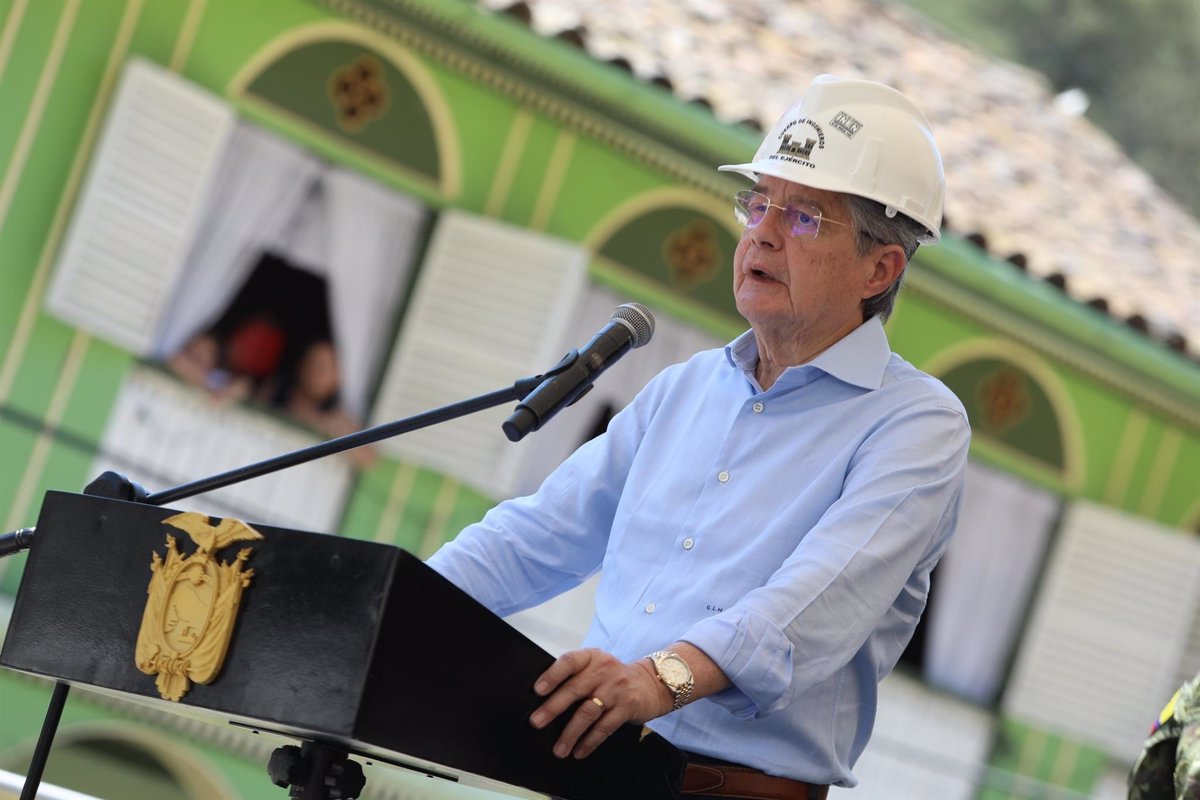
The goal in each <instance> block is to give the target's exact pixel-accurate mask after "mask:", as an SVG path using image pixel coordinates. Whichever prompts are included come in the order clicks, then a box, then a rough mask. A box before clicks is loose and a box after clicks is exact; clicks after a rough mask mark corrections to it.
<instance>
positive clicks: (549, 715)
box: [529, 676, 599, 728]
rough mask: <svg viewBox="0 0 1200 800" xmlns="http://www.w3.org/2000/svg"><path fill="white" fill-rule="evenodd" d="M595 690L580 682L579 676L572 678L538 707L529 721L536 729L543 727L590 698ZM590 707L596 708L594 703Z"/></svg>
mask: <svg viewBox="0 0 1200 800" xmlns="http://www.w3.org/2000/svg"><path fill="white" fill-rule="evenodd" d="M593 688H594V687H591V686H585V685H584V684H583V683H582V682H581V681H580V680H579V677H578V676H572V677H571V678H569V679H567V681H566V682H565V683H563V684H562V685H561V686H559V687H558V688H557V689H555V690H554V693H553V694H551V695H550V696H549V697H547V698H546V702H544V703H542V704H541V705H540V706H538V708H537V710H536V711H534V712H533V714H532V715H530V717H529V721H530V722H532V723H533V726H534V727H535V728H541V727H543V726H544V725H546V724H547V723H549V722H550V720H552V719H554V718H556V717H557V716H558V715H559V714H561V713H563V712H564V711H566V710H567V709H568V708H570V707H571V706H573V705H575V704H576V703H578V702H579V701H580V700H582V699H584V698H585V697H590V696H591V694H592V690H593ZM588 705H591V706H592V707H593V708H594V707H595V704H594V703H589V704H588ZM597 716H599V715H597Z"/></svg>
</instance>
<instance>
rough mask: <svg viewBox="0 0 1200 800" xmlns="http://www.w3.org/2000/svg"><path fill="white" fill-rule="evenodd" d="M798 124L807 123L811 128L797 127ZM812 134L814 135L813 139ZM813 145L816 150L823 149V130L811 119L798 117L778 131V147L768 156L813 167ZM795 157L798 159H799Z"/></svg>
mask: <svg viewBox="0 0 1200 800" xmlns="http://www.w3.org/2000/svg"><path fill="white" fill-rule="evenodd" d="M800 125H807V126H809V127H810V128H812V130H811V131H807V130H803V129H797V128H798V126H800ZM810 134H811V135H810ZM813 135H815V136H816V138H815V139H814V138H813ZM814 147H815V148H817V150H818V151H820V150H824V149H825V131H823V130H821V126H820V125H818V124H817V123H815V122H813V121H812V120H811V119H804V118H800V119H796V120H792V121H791V122H789V123H788V124H787V125H786V126H785V127H784V129H783V130H782V131H780V135H779V149H778V150H776V151H775V153H774V155H771V156H769V158H772V159H782V160H784V161H791V162H793V163H796V164H800V165H801V166H805V167H808V168H809V169H813V164H812V154H813V148H814ZM796 159H799V161H797V160H796Z"/></svg>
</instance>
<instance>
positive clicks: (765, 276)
mask: <svg viewBox="0 0 1200 800" xmlns="http://www.w3.org/2000/svg"><path fill="white" fill-rule="evenodd" d="M749 275H750V277H752V278H757V279H758V280H765V281H773V280H776V278H775V276H774V275H771V274H770V273H769V272H764V271H763V270H761V269H756V268H751V269H750V270H749Z"/></svg>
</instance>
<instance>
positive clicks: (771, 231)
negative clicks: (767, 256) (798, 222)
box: [749, 206, 787, 250]
mask: <svg viewBox="0 0 1200 800" xmlns="http://www.w3.org/2000/svg"><path fill="white" fill-rule="evenodd" d="M785 225H787V220H785V219H784V216H783V209H782V208H779V207H778V206H770V207H768V208H767V213H766V214H765V215H764V216H763V219H762V222H760V223H758V224H757V225H755V226H754V227H753V228H751V229H750V231H749V232H750V239H751V241H753V242H754V243H755V244H756V245H758V246H759V247H766V248H769V249H772V250H773V249H776V248H779V247H782V246H783V240H784V236H785V233H784V230H783V229H784V226H785Z"/></svg>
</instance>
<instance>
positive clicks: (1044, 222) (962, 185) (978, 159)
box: [477, 0, 1200, 351]
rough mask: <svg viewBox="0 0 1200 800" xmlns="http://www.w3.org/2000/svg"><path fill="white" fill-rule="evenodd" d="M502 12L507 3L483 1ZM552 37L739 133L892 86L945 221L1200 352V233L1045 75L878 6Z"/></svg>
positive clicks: (705, 2) (758, 12) (732, 8)
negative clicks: (810, 88) (867, 85)
mask: <svg viewBox="0 0 1200 800" xmlns="http://www.w3.org/2000/svg"><path fill="white" fill-rule="evenodd" d="M477 2H479V3H480V5H482V6H484V7H486V8H490V9H493V10H504V9H506V8H508V7H510V6H512V5H513V4H514V3H513V2H512V0H477ZM525 5H526V6H527V7H528V9H529V11H530V23H529V24H530V25H531V27H532V28H533V29H534V30H535V31H537V32H538V33H540V34H542V35H544V36H555V35H558V34H560V33H562V32H564V31H574V32H575V33H576V34H577V35H578V37H579V38H580V39H582V44H583V46H584V48H585V49H586V50H587V52H589V53H590V54H591V55H592V56H594V57H595V58H597V59H599V60H601V61H611V60H615V59H621V60H623V61H625V62H627V63H628V64H629V65H630V67H631V69H632V71H633V73H634V74H635V75H636V76H638V77H639V78H641V79H643V80H646V81H659V82H664V81H665V82H667V83H668V84H669V85H670V86H671V87H672V89H673V91H674V92H675V94H676V95H678V96H679V97H680V98H682V99H684V100H698V101H701V102H703V103H705V104H706V105H708V106H709V107H710V108H711V109H712V111H713V114H714V115H715V116H716V117H717V118H718V119H720V120H722V121H725V122H729V123H739V122H745V121H747V120H753V121H756V122H757V124H758V126H759V127H760V128H761V129H764V130H765V129H767V128H769V127H770V125H771V124H772V123H773V122H774V121H775V119H776V118H777V117H778V116H779V114H781V113H782V112H783V111H784V109H785V108H786V107H787V106H788V105H790V104H791V103H792V102H793V101H794V100H795V99H796V97H797V96H798V95H799V93H800V92H801V91H803V89H804V87H805V86H807V85H808V83H809V81H810V80H811V79H812V77H814V76H815V75H817V74H820V73H822V72H831V73H834V74H837V75H842V76H844V77H863V78H870V79H872V80H879V81H883V82H885V83H889V84H891V85H893V86H896V87H897V88H898V89H900V90H901V91H904V92H905V93H907V94H909V95H910V96H912V97H913V98H914V99H915V100H916V101H917V104H918V105H920V106H921V107H922V109H923V110H924V111H925V113H926V115H927V116H928V117H929V120H930V123H931V124H932V126H933V129H934V133H935V135H936V136H937V137H938V142H939V144H940V146H941V149H942V155H943V158H944V160H945V166H946V178H947V184H948V195H947V200H946V216H947V219H949V220H952V221H953V225H954V230H955V231H957V232H960V233H966V232H973V231H974V232H979V233H981V234H983V235H984V236H985V237H986V240H987V247H988V249H989V251H990V252H992V253H996V254H998V256H999V257H1004V256H1006V255H1008V254H1012V253H1020V254H1022V255H1023V256H1024V259H1025V262H1026V266H1025V269H1026V270H1027V271H1028V272H1029V274H1030V275H1032V276H1034V277H1039V278H1043V279H1045V278H1048V277H1050V276H1053V275H1057V276H1061V278H1063V279H1064V280H1065V283H1066V291H1067V292H1068V293H1070V295H1071V296H1073V297H1075V298H1076V299H1078V300H1080V302H1084V303H1088V304H1090V305H1093V307H1096V306H1097V305H1098V303H1097V302H1096V301H1097V298H1099V299H1101V300H1103V301H1104V304H1105V305H1106V306H1107V309H1108V313H1109V314H1111V315H1112V316H1114V317H1116V318H1118V319H1128V318H1130V317H1133V316H1137V317H1139V318H1141V319H1143V320H1144V321H1145V322H1146V327H1147V329H1148V330H1149V332H1150V333H1151V334H1152V335H1156V336H1157V337H1158V338H1160V339H1162V340H1163V341H1164V343H1165V344H1166V345H1167V346H1171V347H1175V348H1176V349H1178V347H1179V346H1180V344H1179V342H1180V334H1182V336H1183V337H1186V339H1187V340H1188V341H1189V342H1190V343H1191V344H1190V347H1191V349H1192V350H1193V351H1195V350H1197V349H1200V259H1197V258H1196V257H1195V254H1196V253H1197V252H1200V222H1197V220H1196V219H1195V218H1193V217H1192V216H1191V215H1189V214H1188V213H1187V212H1186V211H1185V210H1184V209H1182V208H1181V207H1180V206H1179V205H1178V204H1177V203H1175V202H1174V201H1173V200H1172V199H1171V198H1169V197H1168V196H1167V195H1166V194H1165V193H1164V192H1163V191H1162V190H1161V189H1160V188H1158V187H1157V186H1156V185H1155V183H1154V182H1153V181H1152V180H1151V179H1150V178H1149V177H1148V176H1147V175H1146V173H1144V172H1143V171H1142V170H1141V169H1140V168H1138V167H1137V166H1136V165H1134V164H1133V162H1132V161H1130V160H1129V159H1128V158H1127V157H1125V156H1124V155H1123V154H1122V153H1121V151H1120V149H1119V148H1118V147H1117V146H1116V144H1115V143H1114V142H1113V141H1112V140H1111V139H1110V138H1109V137H1108V136H1107V135H1106V134H1104V133H1103V132H1102V131H1100V130H1099V129H1098V128H1097V127H1095V126H1094V125H1092V124H1091V123H1090V122H1088V121H1087V120H1085V119H1083V118H1081V117H1077V116H1071V115H1069V114H1067V113H1065V112H1064V111H1062V110H1060V108H1059V107H1058V104H1056V103H1055V98H1054V95H1053V92H1052V91H1051V88H1050V87H1049V85H1048V84H1047V82H1046V81H1045V80H1044V79H1043V78H1042V77H1041V76H1040V75H1038V74H1037V73H1034V72H1032V71H1030V70H1028V69H1025V68H1023V67H1020V66H1018V65H1015V64H1011V63H1008V62H1004V61H1000V60H997V59H993V58H990V57H988V56H985V55H982V54H980V53H977V52H974V51H972V50H970V49H969V48H967V47H965V46H964V45H963V44H961V43H960V42H958V41H956V40H953V39H951V38H948V37H947V36H945V35H943V34H942V33H941V32H939V31H938V30H937V29H936V28H935V27H934V26H932V25H931V24H929V23H928V22H927V21H925V20H924V19H923V18H922V17H920V16H918V15H916V14H914V13H913V12H911V11H909V10H908V9H907V8H905V7H902V6H897V5H894V4H890V3H886V2H881V0H803V2H801V1H800V0H794V1H793V2H787V3H783V2H779V0H738V2H736V3H731V2H727V0H608V2H605V3H595V2H590V0H589V1H587V2H585V0H525Z"/></svg>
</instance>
